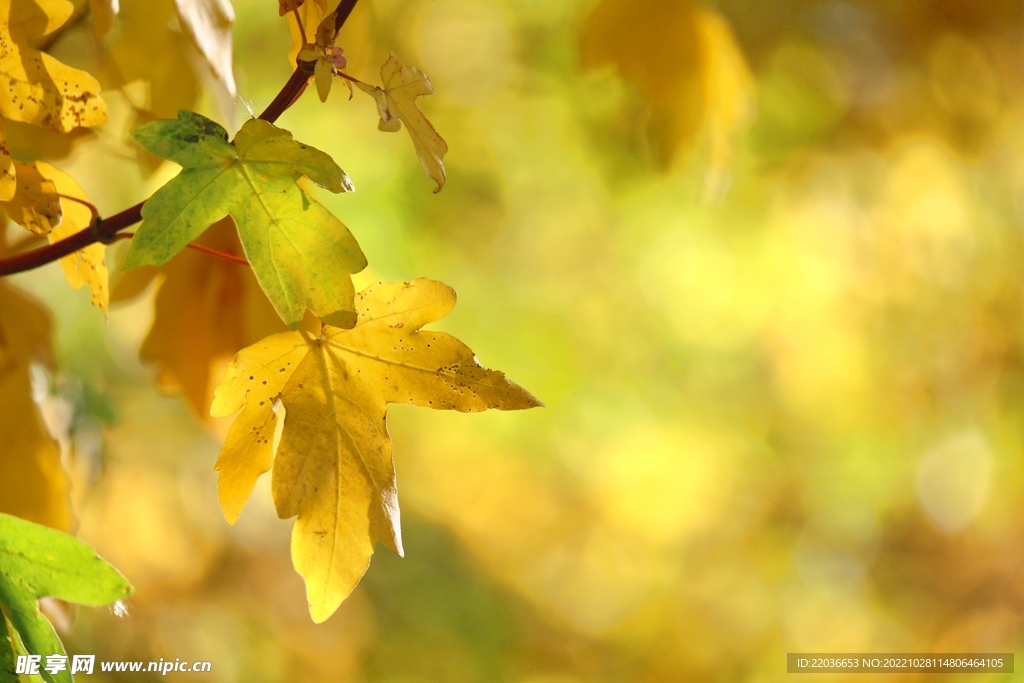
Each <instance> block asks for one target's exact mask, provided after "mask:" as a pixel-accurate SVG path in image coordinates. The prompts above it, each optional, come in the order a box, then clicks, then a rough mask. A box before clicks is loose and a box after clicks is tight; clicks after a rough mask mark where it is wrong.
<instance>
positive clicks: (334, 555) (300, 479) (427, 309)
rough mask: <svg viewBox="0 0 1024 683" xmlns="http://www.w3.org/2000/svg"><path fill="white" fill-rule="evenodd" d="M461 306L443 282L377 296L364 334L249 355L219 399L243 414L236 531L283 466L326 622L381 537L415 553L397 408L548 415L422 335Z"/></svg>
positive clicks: (298, 558)
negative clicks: (405, 529)
mask: <svg viewBox="0 0 1024 683" xmlns="http://www.w3.org/2000/svg"><path fill="white" fill-rule="evenodd" d="M454 305H455V291H454V290H453V289H451V288H450V287H448V286H447V285H444V284H441V283H440V282H433V281H431V280H424V279H420V280H415V281H413V282H408V283H386V284H384V283H382V284H379V285H374V286H372V287H369V288H367V289H366V290H364V291H363V292H360V293H359V294H358V295H357V296H356V311H357V315H358V319H357V322H356V326H355V327H354V328H352V329H350V330H343V329H339V328H335V327H330V326H326V325H325V326H324V327H323V328H322V330H321V332H320V334H319V335H313V334H310V333H309V332H308V331H302V330H300V331H298V332H286V333H284V334H278V335H274V336H272V337H269V338H267V339H264V340H263V341H261V342H259V343H257V344H254V345H253V346H250V347H249V348H247V349H244V350H242V351H241V352H239V354H238V355H237V356H236V357H235V360H234V361H232V363H231V365H230V366H229V369H228V373H227V375H226V376H225V377H224V379H223V380H222V381H221V383H220V385H219V386H218V387H217V391H216V394H215V397H214V402H213V407H212V409H211V413H212V414H213V415H217V416H222V417H226V416H228V415H231V414H233V413H235V412H237V411H238V410H240V409H241V410H242V412H241V413H240V414H239V415H238V417H236V418H235V421H234V423H233V424H232V426H231V429H230V431H229V432H228V436H227V439H226V440H225V443H224V447H223V449H222V450H221V453H220V457H219V458H218V460H217V465H216V469H217V471H218V472H219V473H220V479H219V481H218V493H219V496H220V503H221V509H222V510H223V511H224V515H225V517H226V518H227V519H228V521H229V522H231V523H234V521H235V520H236V519H237V518H238V515H239V513H240V512H241V509H242V506H243V505H244V504H245V501H246V500H247V499H248V498H249V496H250V495H251V494H252V490H253V487H254V486H255V484H256V480H257V479H258V478H259V476H260V475H261V474H263V473H264V472H266V471H268V470H270V469H271V467H273V480H272V489H273V495H274V503H275V505H276V506H277V512H278V515H279V516H280V517H281V518H288V517H294V516H296V515H298V519H297V520H296V522H295V527H294V529H293V530H292V546H291V547H292V559H293V562H294V564H295V568H296V570H297V571H298V572H299V574H301V575H302V576H303V578H304V579H305V581H306V595H307V598H308V601H309V608H310V614H311V615H312V617H313V620H314V621H316V622H318V623H319V622H322V621H324V620H325V619H327V618H328V617H329V616H330V615H331V614H333V613H334V611H335V610H336V609H337V608H338V606H339V605H340V604H341V602H342V601H343V600H344V599H345V598H346V597H347V596H348V594H349V593H350V592H351V591H352V589H353V588H354V587H355V585H356V583H358V582H359V579H360V578H361V577H362V576H363V574H364V573H365V572H366V569H367V566H368V564H369V561H370V556H371V555H372V554H373V546H374V543H375V542H376V541H377V540H378V539H379V540H381V541H383V542H384V544H385V545H387V546H388V547H389V548H390V549H391V550H393V551H394V552H396V553H398V554H399V555H401V554H402V539H401V530H400V526H399V510H398V492H397V489H396V482H395V469H394V463H393V462H392V459H391V439H390V437H389V436H388V432H387V421H386V411H387V404H389V403H402V404H407V405H417V406H422V407H425V408H436V409H448V410H458V411H462V412H479V411H482V410H487V409H489V408H492V409H499V410H519V409H525V408H533V407H536V406H539V405H541V403H540V401H538V400H537V399H536V398H534V397H533V396H532V395H531V394H530V393H529V392H527V391H526V390H525V389H523V388H521V387H519V386H517V385H516V384H513V383H512V382H510V381H509V380H508V379H506V378H505V375H504V374H503V373H501V372H497V371H494V370H487V369H485V368H483V367H481V366H480V365H479V364H478V363H477V361H476V357H475V356H474V355H473V352H472V351H471V350H470V349H469V348H468V347H467V346H466V345H465V344H463V343H462V342H460V341H459V340H458V339H456V338H454V337H452V336H450V335H447V334H444V333H442V332H431V331H422V330H421V329H420V328H422V327H423V326H424V325H426V324H427V323H430V322H433V321H435V320H439V319H440V318H442V317H444V316H445V315H447V314H448V312H449V311H451V310H452V308H453V307H454ZM280 409H283V411H284V426H283V428H282V431H281V439H280V444H279V446H278V448H277V452H276V454H275V453H274V430H275V427H276V424H277V420H278V415H279V413H280Z"/></svg>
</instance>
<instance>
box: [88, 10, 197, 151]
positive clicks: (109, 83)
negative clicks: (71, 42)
mask: <svg viewBox="0 0 1024 683" xmlns="http://www.w3.org/2000/svg"><path fill="white" fill-rule="evenodd" d="M178 21H179V19H178V9H177V6H176V5H175V2H174V0H121V2H120V14H119V15H118V25H119V29H120V30H118V31H116V32H114V34H112V35H111V36H110V37H108V38H107V39H106V41H105V46H106V48H107V49H106V50H104V51H103V53H102V56H101V59H102V61H101V65H102V66H101V73H102V74H103V80H104V85H105V86H106V87H108V88H121V89H122V91H123V93H124V95H125V97H126V98H127V100H128V102H129V103H130V104H131V105H132V107H133V108H134V109H135V113H136V117H135V120H134V121H133V122H132V125H133V126H134V125H139V124H141V123H146V122H148V121H152V120H155V119H166V118H174V117H175V116H177V115H178V111H179V110H181V109H193V108H194V107H195V103H196V100H197V99H198V97H199V91H200V87H199V80H198V78H197V75H196V70H195V68H194V67H193V62H194V60H193V59H192V58H191V57H190V55H191V54H192V47H191V40H190V39H189V37H188V36H187V35H185V33H183V31H182V30H180V29H179V24H178ZM139 55H146V58H145V59H140V58H139ZM155 163H156V164H157V165H158V164H159V163H162V162H161V161H156V162H155Z"/></svg>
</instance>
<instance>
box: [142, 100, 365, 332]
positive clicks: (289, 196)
mask: <svg viewBox="0 0 1024 683" xmlns="http://www.w3.org/2000/svg"><path fill="white" fill-rule="evenodd" d="M132 137H133V138H135V140H136V142H138V143H139V144H141V145H142V146H143V147H144V148H145V149H147V150H148V151H150V152H152V153H153V154H156V155H157V156H161V157H163V158H166V159H169V160H171V161H174V162H176V163H178V164H181V165H182V167H183V168H182V171H181V173H179V174H178V175H177V176H176V177H175V178H173V179H172V180H171V181H170V182H168V183H167V184H166V185H164V186H163V187H162V188H160V189H159V190H157V192H156V193H155V194H154V195H153V196H152V197H150V198H149V200H148V201H146V204H145V206H143V208H142V225H141V226H139V229H138V232H136V233H135V237H134V239H132V244H131V247H130V248H129V249H128V254H127V255H126V256H125V260H124V263H123V264H122V265H123V267H124V268H135V267H138V266H143V265H155V266H158V265H162V264H164V263H167V261H169V260H170V259H171V257H173V256H174V255H175V254H177V253H178V252H179V251H181V250H182V249H184V248H185V247H186V246H187V245H188V243H189V242H191V241H192V240H194V239H195V238H196V237H198V236H199V235H201V234H202V233H203V232H204V231H205V230H206V229H207V228H208V227H210V226H211V225H213V224H214V223H216V222H217V221H219V220H220V219H222V218H224V217H225V216H228V215H230V216H231V217H232V218H234V219H235V223H236V224H237V225H238V232H239V236H240V237H241V239H242V245H243V246H244V247H245V253H246V257H247V258H248V259H249V263H250V264H251V265H252V268H253V272H254V273H255V274H256V279H257V280H259V282H260V286H261V287H263V291H265V292H266V293H267V296H268V297H269V298H270V300H271V302H273V304H274V307H275V308H276V309H277V311H278V313H279V314H280V315H281V318H282V319H283V320H284V321H285V322H286V323H288V324H290V325H292V326H293V327H295V326H297V325H298V324H299V322H300V321H301V320H302V316H303V313H304V312H305V311H306V309H307V308H308V309H310V310H312V311H313V312H314V313H315V314H316V315H318V316H320V317H321V318H323V319H324V320H327V321H328V322H331V323H333V324H336V325H339V326H342V327H348V326H350V325H351V324H352V323H353V322H354V321H355V313H354V311H353V310H352V296H353V294H354V290H353V287H352V280H351V278H350V277H349V275H350V274H351V273H358V272H359V271H361V270H362V269H363V268H365V267H366V257H365V256H363V252H362V251H361V250H360V248H359V245H358V244H357V243H356V241H355V238H354V237H353V236H352V234H351V233H350V232H349V231H348V228H346V227H345V225H344V224H343V223H342V222H341V221H340V220H338V219H337V218H336V217H335V216H334V215H333V214H331V213H330V212H329V211H327V209H325V208H324V207H323V206H322V205H321V204H319V203H318V202H317V201H316V200H315V199H313V198H312V197H310V196H309V195H307V194H306V193H305V192H304V191H303V190H302V189H301V188H300V186H299V184H298V181H299V179H300V178H301V177H306V178H309V179H310V180H312V181H313V182H314V183H316V184H317V185H319V186H321V187H324V188H326V189H328V190H330V191H331V192H336V193H337V192H345V191H351V190H352V189H353V187H352V182H351V181H350V180H349V178H348V176H347V175H345V172H344V171H342V170H341V168H340V167H339V166H338V165H337V164H336V163H334V160H333V159H331V157H330V156H329V155H327V154H324V153H323V152H321V151H320V150H318V149H315V148H313V147H310V146H309V145H305V144H302V143H300V142H298V141H296V140H294V139H293V138H292V134H291V133H289V132H288V131H286V130H282V129H280V128H277V127H276V126H274V125H272V124H270V123H267V122H266V121H262V120H260V119H251V120H249V121H246V122H245V124H243V125H242V129H241V130H239V131H238V134H237V135H236V136H235V140H234V143H233V144H232V143H229V142H228V134H227V131H226V130H224V128H223V127H221V126H220V125H218V124H217V123H215V122H214V121H211V120H210V119H208V118H206V117H204V116H200V115H199V114H196V113H194V112H189V111H181V112H179V113H178V118H177V119H175V120H162V121H154V122H152V123H149V124H146V125H145V126H141V127H139V128H136V129H135V130H134V131H132Z"/></svg>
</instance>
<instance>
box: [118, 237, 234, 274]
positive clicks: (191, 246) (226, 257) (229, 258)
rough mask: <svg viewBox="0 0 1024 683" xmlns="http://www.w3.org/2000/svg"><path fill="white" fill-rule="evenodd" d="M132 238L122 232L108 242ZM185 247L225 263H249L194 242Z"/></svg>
mask: <svg viewBox="0 0 1024 683" xmlns="http://www.w3.org/2000/svg"><path fill="white" fill-rule="evenodd" d="M133 237H135V233H134V232H122V233H118V234H116V235H114V236H113V237H112V238H111V239H110V241H111V242H117V241H119V240H130V239H131V238H133ZM185 246H186V247H188V248H189V249H195V250H196V251H201V252H203V253H204V254H209V255H210V256H216V257H217V258H219V259H224V260H225V261H230V262H231V263H237V264H238V265H240V266H247V265H249V262H248V261H247V260H246V259H244V258H242V257H241V256H235V255H234V254H228V253H226V252H223V251H217V250H216V249H211V248H210V247H206V246H203V245H202V244H196V243H195V242H189V243H188V244H186V245H185Z"/></svg>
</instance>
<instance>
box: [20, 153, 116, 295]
mask: <svg viewBox="0 0 1024 683" xmlns="http://www.w3.org/2000/svg"><path fill="white" fill-rule="evenodd" d="M36 166H38V167H39V168H40V169H41V170H42V172H43V173H44V175H45V176H46V177H47V178H49V179H50V181H51V182H52V183H53V184H54V186H55V187H56V190H57V194H60V195H64V196H63V197H61V198H58V200H59V201H60V203H61V206H62V210H63V214H64V218H63V219H62V220H61V222H60V225H59V226H57V227H55V228H54V229H53V230H52V231H51V232H50V233H49V234H48V235H47V237H48V239H49V240H50V244H53V243H54V242H59V241H60V240H62V239H64V238H66V237H70V236H71V235H73V234H75V233H76V232H80V231H82V230H85V229H87V228H88V227H89V226H90V225H91V224H92V219H93V215H92V211H91V210H90V209H89V206H88V204H82V203H81V202H76V201H74V200H72V199H67V197H76V198H78V199H81V200H82V201H84V202H88V201H89V197H88V196H86V194H85V190H83V189H82V187H81V186H80V185H79V184H78V183H77V182H75V179H74V178H72V177H71V176H69V175H68V174H67V173H65V172H64V171H62V170H60V169H59V168H55V167H53V166H51V165H50V164H47V163H46V162H44V161H37V162H36ZM106 250H107V248H106V246H104V245H103V244H99V243H97V244H90V245H89V246H88V247H86V248H85V249H80V250H79V251H76V252H74V253H73V254H69V255H67V256H65V257H63V258H62V259H61V260H60V265H61V268H63V269H64V276H65V277H67V279H68V282H69V283H71V286H72V287H74V288H75V289H81V288H82V287H84V286H86V285H88V286H89V292H90V294H91V295H92V303H93V305H94V306H98V307H99V308H101V309H103V314H104V315H106V313H107V304H108V303H109V302H110V287H109V284H108V275H107V266H106V264H105V263H104V262H103V258H104V255H105V254H106Z"/></svg>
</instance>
